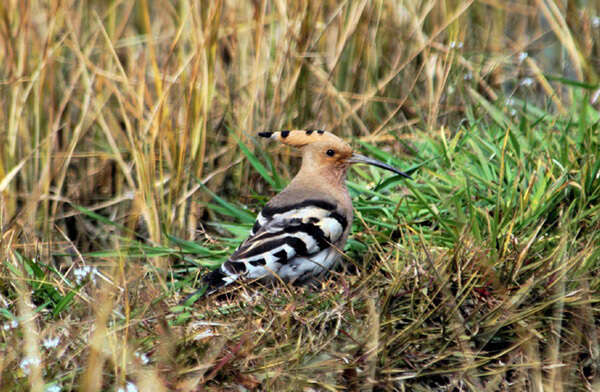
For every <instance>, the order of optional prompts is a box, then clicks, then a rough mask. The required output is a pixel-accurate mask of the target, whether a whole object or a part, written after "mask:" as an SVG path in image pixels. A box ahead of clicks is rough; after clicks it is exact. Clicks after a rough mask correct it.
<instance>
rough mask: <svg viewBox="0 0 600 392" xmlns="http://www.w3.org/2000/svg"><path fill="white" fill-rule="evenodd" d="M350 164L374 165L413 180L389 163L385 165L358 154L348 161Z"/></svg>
mask: <svg viewBox="0 0 600 392" xmlns="http://www.w3.org/2000/svg"><path fill="white" fill-rule="evenodd" d="M348 162H350V163H366V164H368V165H373V166H377V167H380V168H382V169H386V170H389V171H391V172H394V173H396V174H398V175H401V176H402V177H406V178H411V177H410V176H409V175H408V174H406V173H404V172H402V171H400V170H398V169H396V168H395V167H394V166H390V165H388V164H387V163H383V162H381V161H378V160H377V159H373V158H369V157H366V156H364V155H361V154H356V153H354V154H352V156H351V157H350V158H349V159H348Z"/></svg>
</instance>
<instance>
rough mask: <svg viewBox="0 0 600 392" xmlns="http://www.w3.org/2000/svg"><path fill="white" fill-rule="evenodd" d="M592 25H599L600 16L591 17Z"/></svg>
mask: <svg viewBox="0 0 600 392" xmlns="http://www.w3.org/2000/svg"><path fill="white" fill-rule="evenodd" d="M592 26H594V27H600V16H594V17H593V18H592Z"/></svg>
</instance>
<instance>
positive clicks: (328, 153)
mask: <svg viewBox="0 0 600 392" xmlns="http://www.w3.org/2000/svg"><path fill="white" fill-rule="evenodd" d="M326 154H327V155H329V156H330V157H332V156H334V155H335V151H333V150H327V152H326Z"/></svg>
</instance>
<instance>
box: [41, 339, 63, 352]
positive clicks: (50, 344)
mask: <svg viewBox="0 0 600 392" xmlns="http://www.w3.org/2000/svg"><path fill="white" fill-rule="evenodd" d="M58 343H60V338H59V337H58V336H57V337H55V338H46V339H44V341H43V342H42V344H43V345H44V347H45V348H46V349H48V350H50V349H51V348H56V347H57V346H58Z"/></svg>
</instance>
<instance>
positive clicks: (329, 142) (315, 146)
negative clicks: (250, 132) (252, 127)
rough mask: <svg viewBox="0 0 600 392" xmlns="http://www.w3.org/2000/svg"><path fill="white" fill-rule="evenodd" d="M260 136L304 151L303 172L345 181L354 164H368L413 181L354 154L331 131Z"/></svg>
mask: <svg viewBox="0 0 600 392" xmlns="http://www.w3.org/2000/svg"><path fill="white" fill-rule="evenodd" d="M258 135H259V136H261V137H265V138H269V139H274V140H278V141H280V142H281V143H283V144H287V145H290V146H293V147H297V148H300V149H301V150H302V169H301V170H306V171H307V172H318V173H331V174H332V175H333V176H334V177H335V178H339V179H343V178H345V174H346V170H347V169H348V167H349V166H350V165H351V164H353V163H366V164H369V165H373V166H377V167H381V168H383V169H386V170H389V171H392V172H394V173H396V174H398V175H401V176H403V177H406V178H410V176H409V175H408V174H406V173H404V172H402V171H400V170H398V169H396V168H395V167H393V166H390V165H388V164H386V163H383V162H381V161H378V160H376V159H373V158H369V157H366V156H364V155H361V154H358V153H356V152H354V150H353V149H352V147H351V146H350V145H349V144H348V143H346V142H345V141H343V140H342V139H340V138H339V137H337V136H335V135H334V134H332V133H330V132H327V131H322V130H294V131H277V132H260V133H259V134H258Z"/></svg>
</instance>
